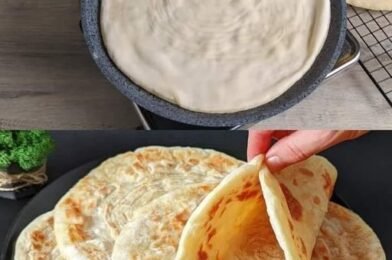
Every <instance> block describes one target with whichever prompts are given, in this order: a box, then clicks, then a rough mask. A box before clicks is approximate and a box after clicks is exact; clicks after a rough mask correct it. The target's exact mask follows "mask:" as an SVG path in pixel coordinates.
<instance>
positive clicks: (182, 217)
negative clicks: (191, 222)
mask: <svg viewBox="0 0 392 260" xmlns="http://www.w3.org/2000/svg"><path fill="white" fill-rule="evenodd" d="M175 218H176V220H177V221H178V222H180V223H181V224H182V225H185V223H186V222H187V220H188V218H189V213H188V211H187V210H184V211H182V212H181V213H179V214H177V215H176V217H175Z"/></svg>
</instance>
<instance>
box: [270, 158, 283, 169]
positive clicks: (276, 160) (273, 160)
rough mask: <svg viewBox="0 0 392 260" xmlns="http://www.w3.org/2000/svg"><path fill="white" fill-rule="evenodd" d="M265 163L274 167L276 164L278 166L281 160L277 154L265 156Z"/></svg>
mask: <svg viewBox="0 0 392 260" xmlns="http://www.w3.org/2000/svg"><path fill="white" fill-rule="evenodd" d="M267 164H268V166H269V167H271V168H275V167H276V166H279V165H280V164H281V160H280V158H279V156H276V155H274V156H271V157H268V158H267Z"/></svg>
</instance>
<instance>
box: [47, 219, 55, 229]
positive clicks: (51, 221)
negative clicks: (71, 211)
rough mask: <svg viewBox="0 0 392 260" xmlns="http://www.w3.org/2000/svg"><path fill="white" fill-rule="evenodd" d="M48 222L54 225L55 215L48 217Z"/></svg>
mask: <svg viewBox="0 0 392 260" xmlns="http://www.w3.org/2000/svg"><path fill="white" fill-rule="evenodd" d="M47 222H48V224H49V226H51V227H52V226H53V222H54V219H53V217H50V218H48V220H47Z"/></svg>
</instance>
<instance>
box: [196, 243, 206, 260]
mask: <svg viewBox="0 0 392 260" xmlns="http://www.w3.org/2000/svg"><path fill="white" fill-rule="evenodd" d="M197 259H199V260H207V259H208V254H207V252H205V251H203V246H200V248H199V251H198V252H197Z"/></svg>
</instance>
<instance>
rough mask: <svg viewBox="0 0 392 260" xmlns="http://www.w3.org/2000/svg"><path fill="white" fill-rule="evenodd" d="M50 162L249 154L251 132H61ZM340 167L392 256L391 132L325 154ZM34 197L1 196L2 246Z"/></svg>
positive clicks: (345, 185)
mask: <svg viewBox="0 0 392 260" xmlns="http://www.w3.org/2000/svg"><path fill="white" fill-rule="evenodd" d="M52 135H53V137H54V139H55V142H56V151H55V152H54V153H53V154H52V155H51V157H50V158H49V161H48V175H49V178H50V181H53V180H55V179H57V178H58V177H59V176H61V175H63V174H65V173H66V172H67V171H69V170H71V169H73V168H75V167H78V166H80V165H81V164H84V163H86V162H89V161H92V160H95V159H98V158H105V157H109V156H111V155H114V154H116V153H119V152H123V151H126V150H131V149H135V148H137V147H140V146H145V145H167V146H170V145H183V146H197V147H204V148H213V149H217V150H220V151H223V152H226V153H228V154H231V155H233V156H236V157H238V158H239V159H245V158H246V140H247V133H246V132H239V131H236V132H228V131H224V132H220V131H198V132H190V131H170V132H165V131H153V132H136V131H81V132H78V131H66V132H63V131H58V132H52ZM323 155H324V156H326V157H327V158H328V159H329V160H330V161H331V162H332V163H333V164H334V165H335V166H336V168H337V169H338V172H339V178H338V183H337V187H336V192H337V194H338V195H339V196H340V197H341V198H342V199H343V200H344V201H345V202H346V203H347V204H348V205H349V206H350V207H351V209H353V210H354V211H355V212H357V213H358V214H359V215H360V216H361V217H362V218H363V219H364V220H365V221H366V222H367V223H368V224H369V225H370V226H371V227H372V228H373V229H374V230H375V232H376V233H377V234H378V236H379V237H380V239H381V241H382V243H383V246H384V248H385V250H386V253H387V258H388V259H389V258H390V257H392V200H391V198H392V189H391V188H390V187H391V184H392V132H373V133H371V134H369V135H367V136H364V137H362V138H360V139H357V140H355V141H351V142H346V143H344V144H341V145H338V146H336V147H334V148H332V149H329V150H328V151H326V152H324V153H323ZM28 201H29V199H24V200H20V201H11V200H6V199H0V245H1V244H2V243H3V241H4V237H5V235H6V233H7V230H8V228H9V227H10V226H11V224H12V222H13V220H14V219H15V218H16V216H17V214H18V212H19V211H20V210H21V209H22V207H23V206H24V205H25V204H26V203H27V202H28Z"/></svg>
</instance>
